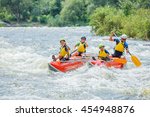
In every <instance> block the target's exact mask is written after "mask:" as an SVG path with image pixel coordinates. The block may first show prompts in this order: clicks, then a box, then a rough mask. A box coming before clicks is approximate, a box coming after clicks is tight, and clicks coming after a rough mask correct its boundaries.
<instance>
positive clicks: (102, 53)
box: [98, 44, 110, 61]
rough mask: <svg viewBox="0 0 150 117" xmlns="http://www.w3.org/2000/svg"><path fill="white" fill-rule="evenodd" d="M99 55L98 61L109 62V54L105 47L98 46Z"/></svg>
mask: <svg viewBox="0 0 150 117" xmlns="http://www.w3.org/2000/svg"><path fill="white" fill-rule="evenodd" d="M99 49H100V51H99V55H98V59H101V60H104V61H109V60H110V58H109V52H108V51H107V50H106V49H105V46H104V45H103V44H99Z"/></svg>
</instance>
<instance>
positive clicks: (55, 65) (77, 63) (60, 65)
mask: <svg viewBox="0 0 150 117" xmlns="http://www.w3.org/2000/svg"><path fill="white" fill-rule="evenodd" d="M85 63H86V59H83V58H82V57H81V56H73V57H71V58H70V60H68V61H63V62H60V61H52V62H50V63H49V64H48V66H49V69H50V70H52V71H60V72H67V71H71V70H75V69H77V68H79V67H81V66H83V65H84V64H85Z"/></svg>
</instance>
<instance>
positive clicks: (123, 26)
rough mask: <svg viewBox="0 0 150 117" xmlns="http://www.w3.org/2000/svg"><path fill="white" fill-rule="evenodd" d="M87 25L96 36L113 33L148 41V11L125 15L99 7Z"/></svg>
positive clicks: (141, 9) (141, 10) (121, 11)
mask: <svg viewBox="0 0 150 117" xmlns="http://www.w3.org/2000/svg"><path fill="white" fill-rule="evenodd" d="M89 24H90V25H91V26H92V31H94V32H95V34H96V35H109V34H110V32H111V31H115V32H116V33H117V34H121V33H125V34H127V35H128V36H129V37H131V38H134V39H143V40H150V9H143V8H140V9H138V10H132V11H130V13H129V14H126V13H125V11H123V10H121V9H117V8H113V7H108V6H106V7H100V8H97V9H96V10H95V11H94V13H93V14H92V15H91V16H90V23H89Z"/></svg>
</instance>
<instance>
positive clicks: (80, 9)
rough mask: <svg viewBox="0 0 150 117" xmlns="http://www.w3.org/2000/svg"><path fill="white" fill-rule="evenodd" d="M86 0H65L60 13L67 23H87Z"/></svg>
mask: <svg viewBox="0 0 150 117" xmlns="http://www.w3.org/2000/svg"><path fill="white" fill-rule="evenodd" d="M85 11H86V10H85V2H84V0H65V1H64V3H63V8H62V11H61V13H60V15H61V18H62V20H63V21H64V23H65V24H67V25H68V24H73V25H76V24H80V23H86V19H87V18H86V16H85V14H86V13H85Z"/></svg>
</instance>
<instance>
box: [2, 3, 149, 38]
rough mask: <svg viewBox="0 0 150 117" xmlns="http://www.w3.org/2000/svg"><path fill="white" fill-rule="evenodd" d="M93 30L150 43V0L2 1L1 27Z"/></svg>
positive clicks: (101, 33) (102, 33) (96, 32)
mask: <svg viewBox="0 0 150 117" xmlns="http://www.w3.org/2000/svg"><path fill="white" fill-rule="evenodd" d="M7 25H10V26H41V25H47V26H87V25H90V26H92V30H93V31H94V32H95V34H96V35H108V34H109V33H110V31H115V32H117V34H121V33H126V34H127V35H129V36H130V37H133V38H137V39H139V38H140V39H144V40H150V1H149V0H0V26H7Z"/></svg>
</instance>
